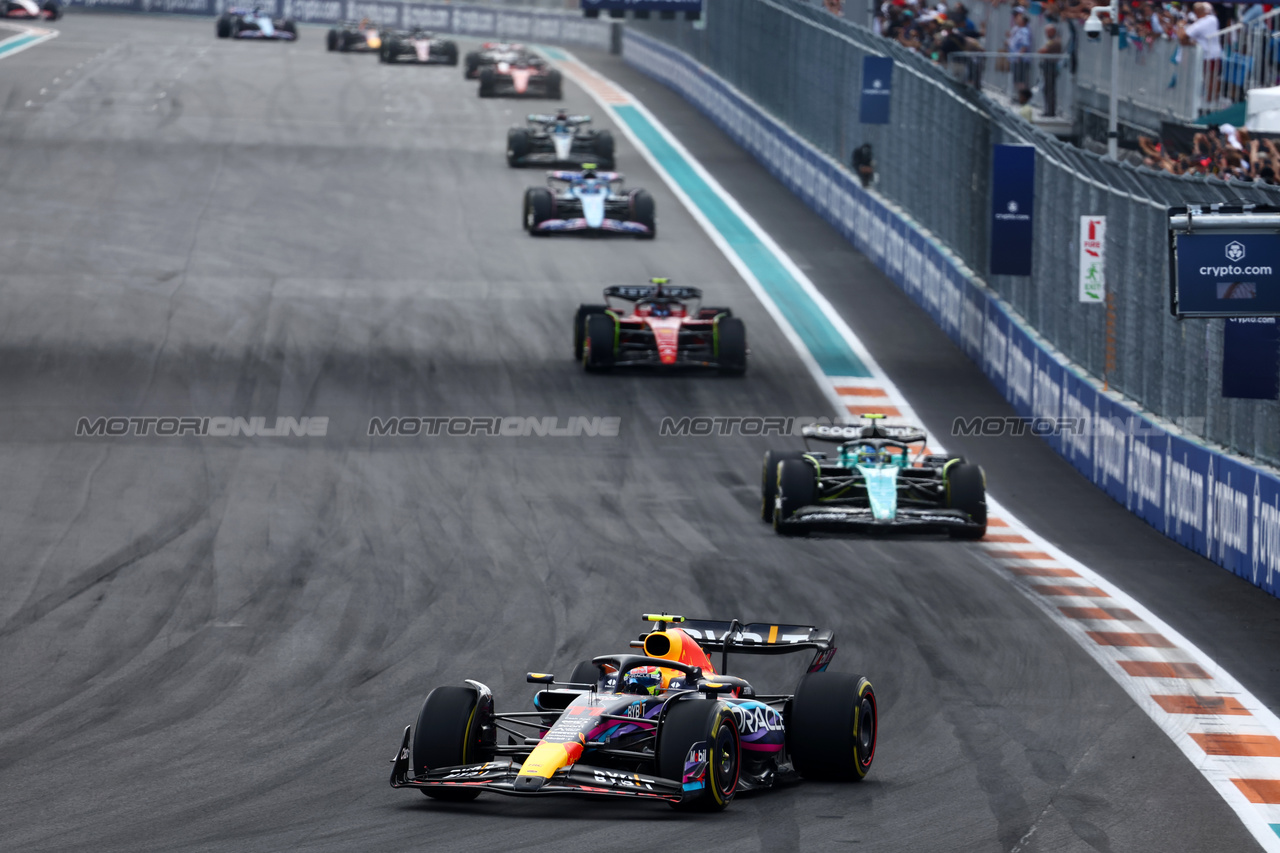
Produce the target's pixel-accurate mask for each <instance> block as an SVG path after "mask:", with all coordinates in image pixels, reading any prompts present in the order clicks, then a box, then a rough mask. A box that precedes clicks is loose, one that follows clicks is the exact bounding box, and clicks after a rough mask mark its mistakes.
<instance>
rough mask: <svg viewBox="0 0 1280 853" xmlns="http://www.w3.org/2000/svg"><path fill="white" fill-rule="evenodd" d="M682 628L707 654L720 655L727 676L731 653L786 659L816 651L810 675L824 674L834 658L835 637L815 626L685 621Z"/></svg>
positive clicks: (722, 667)
mask: <svg viewBox="0 0 1280 853" xmlns="http://www.w3.org/2000/svg"><path fill="white" fill-rule="evenodd" d="M679 627H680V628H681V629H682V630H683V631H684V632H685V633H686V634H688V635H689V636H690V637H691V638H692V639H693V641H694V642H696V643H697V644H698V645H699V646H701V647H702V650H703V651H706V652H721V653H722V654H723V657H722V658H721V667H720V670H721V674H724V675H727V674H728V666H729V653H730V652H733V653H734V654H748V655H785V654H790V653H792V652H798V651H802V650H804V649H813V650H814V656H813V662H812V663H811V664H809V672H821V671H822V670H824V669H826V668H827V664H829V663H830V662H831V658H833V657H834V656H835V653H836V645H835V633H834V632H833V631H830V630H823V629H820V628H815V627H813V626H812V625H783V624H777V623H769V622H750V623H747V624H745V625H744V624H743V623H742V622H739V621H738V620H737V619H732V620H730V621H728V622H720V621H715V620H711V619H686V620H684V621H683V622H681V623H680V625H679Z"/></svg>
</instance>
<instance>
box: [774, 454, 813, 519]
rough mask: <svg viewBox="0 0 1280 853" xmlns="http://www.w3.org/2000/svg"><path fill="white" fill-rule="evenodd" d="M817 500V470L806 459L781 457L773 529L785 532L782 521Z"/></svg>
mask: <svg viewBox="0 0 1280 853" xmlns="http://www.w3.org/2000/svg"><path fill="white" fill-rule="evenodd" d="M817 502H818V472H817V471H816V470H815V469H814V466H813V463H812V462H810V461H809V460H808V459H804V458H801V459H783V460H782V461H781V462H780V463H778V500H777V503H776V504H775V506H774V510H773V529H774V530H776V531H778V532H779V533H785V532H786V531H784V530H783V528H782V522H784V521H786V520H787V519H788V518H790V517H791V516H792V515H794V514H795V511H796V510H798V509H800V508H801V507H804V506H812V505H813V504H815V503H817Z"/></svg>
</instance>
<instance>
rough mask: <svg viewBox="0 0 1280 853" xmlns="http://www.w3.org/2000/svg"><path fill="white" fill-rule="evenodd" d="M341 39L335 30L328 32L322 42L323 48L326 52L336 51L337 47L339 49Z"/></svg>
mask: <svg viewBox="0 0 1280 853" xmlns="http://www.w3.org/2000/svg"><path fill="white" fill-rule="evenodd" d="M341 39H342V36H341V35H340V34H339V33H338V31H337V30H329V34H328V35H327V36H325V40H324V45H325V48H326V49H328V50H337V49H338V48H339V47H341V45H340V44H339V42H340V41H341Z"/></svg>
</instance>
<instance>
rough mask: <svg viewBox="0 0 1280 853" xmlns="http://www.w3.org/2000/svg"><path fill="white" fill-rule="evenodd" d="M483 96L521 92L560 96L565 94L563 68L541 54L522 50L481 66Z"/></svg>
mask: <svg viewBox="0 0 1280 853" xmlns="http://www.w3.org/2000/svg"><path fill="white" fill-rule="evenodd" d="M478 76H479V78H480V97H482V98H497V97H502V96H512V95H516V96H521V97H532V98H552V99H559V98H561V97H563V96H564V80H563V78H562V77H561V75H560V72H559V71H558V70H556V69H555V68H552V67H551V66H550V65H548V64H547V61H546V60H545V59H543V58H542V57H540V56H535V55H534V54H532V53H530V52H528V51H521V52H520V53H518V54H516V55H515V56H513V57H511V58H504V59H499V60H498V61H497V62H495V63H493V64H492V65H486V66H484V67H482V68H481V69H480V73H479V75H478Z"/></svg>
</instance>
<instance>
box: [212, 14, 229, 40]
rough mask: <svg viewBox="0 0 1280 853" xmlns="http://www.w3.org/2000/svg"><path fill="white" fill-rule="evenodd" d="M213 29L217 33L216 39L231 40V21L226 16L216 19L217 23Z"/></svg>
mask: <svg viewBox="0 0 1280 853" xmlns="http://www.w3.org/2000/svg"><path fill="white" fill-rule="evenodd" d="M215 29H216V31H217V33H218V38H220V39H229V38H231V19H230V18H228V17H227V16H226V15H223V16H222V17H221V18H218V23H217V26H216V28H215Z"/></svg>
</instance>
